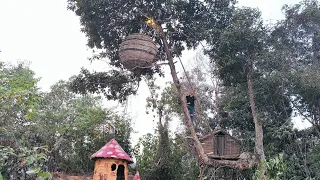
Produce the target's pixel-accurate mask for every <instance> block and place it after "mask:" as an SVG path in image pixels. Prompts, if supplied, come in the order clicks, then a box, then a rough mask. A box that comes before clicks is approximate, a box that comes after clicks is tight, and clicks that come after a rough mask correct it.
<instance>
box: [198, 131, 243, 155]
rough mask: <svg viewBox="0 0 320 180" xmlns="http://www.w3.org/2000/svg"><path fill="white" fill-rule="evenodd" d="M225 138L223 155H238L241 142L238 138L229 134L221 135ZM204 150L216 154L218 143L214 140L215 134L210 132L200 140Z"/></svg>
mask: <svg viewBox="0 0 320 180" xmlns="http://www.w3.org/2000/svg"><path fill="white" fill-rule="evenodd" d="M223 136H224V138H225V147H224V148H223V155H227V156H228V155H240V153H241V143H240V141H239V140H237V139H235V138H233V137H232V136H230V135H229V134H224V135H223ZM201 143H202V147H203V150H204V152H205V153H206V154H207V155H218V153H217V152H218V149H217V148H218V147H217V146H218V144H217V141H216V135H215V134H211V135H209V136H207V137H206V138H205V139H202V140H201Z"/></svg>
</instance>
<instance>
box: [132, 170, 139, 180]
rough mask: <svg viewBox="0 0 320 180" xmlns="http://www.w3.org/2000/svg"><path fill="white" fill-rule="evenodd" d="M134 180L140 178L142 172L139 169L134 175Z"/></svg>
mask: <svg viewBox="0 0 320 180" xmlns="http://www.w3.org/2000/svg"><path fill="white" fill-rule="evenodd" d="M133 180H140V174H139V172H138V171H137V172H136V175H135V176H134V178H133Z"/></svg>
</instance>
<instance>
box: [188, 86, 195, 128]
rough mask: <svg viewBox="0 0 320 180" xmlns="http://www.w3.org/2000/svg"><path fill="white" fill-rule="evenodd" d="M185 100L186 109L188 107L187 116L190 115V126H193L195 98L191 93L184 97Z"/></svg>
mask: <svg viewBox="0 0 320 180" xmlns="http://www.w3.org/2000/svg"><path fill="white" fill-rule="evenodd" d="M186 100H187V107H188V110H189V114H190V119H191V121H192V124H193V125H195V122H194V116H195V106H194V101H195V100H196V98H195V97H194V96H193V92H192V91H191V92H190V93H189V94H187V95H186Z"/></svg>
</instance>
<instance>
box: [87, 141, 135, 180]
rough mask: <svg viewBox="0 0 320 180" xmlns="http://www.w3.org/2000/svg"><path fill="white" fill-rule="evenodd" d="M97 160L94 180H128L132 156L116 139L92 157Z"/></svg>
mask: <svg viewBox="0 0 320 180" xmlns="http://www.w3.org/2000/svg"><path fill="white" fill-rule="evenodd" d="M91 159H93V160H95V167H94V175H93V180H128V173H129V169H128V164H130V163H133V161H132V159H131V158H130V156H129V155H128V154H127V153H126V152H125V151H124V150H123V149H122V147H121V146H120V145H119V144H118V142H117V141H116V140H115V139H112V140H111V141H109V142H108V143H107V144H106V145H104V146H103V147H102V148H101V149H100V150H99V151H97V152H96V153H94V154H93V155H92V156H91Z"/></svg>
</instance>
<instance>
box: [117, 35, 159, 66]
mask: <svg viewBox="0 0 320 180" xmlns="http://www.w3.org/2000/svg"><path fill="white" fill-rule="evenodd" d="M157 51H158V49H157V46H156V44H155V43H154V42H153V40H152V38H151V37H150V36H148V35H145V34H139V33H134V34H131V35H129V36H127V37H126V38H125V39H124V41H123V42H122V43H121V44H120V49H119V56H120V62H121V63H122V65H123V67H124V68H126V69H128V70H134V69H136V68H150V67H151V66H152V63H153V62H154V61H155V57H156V55H157Z"/></svg>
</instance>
